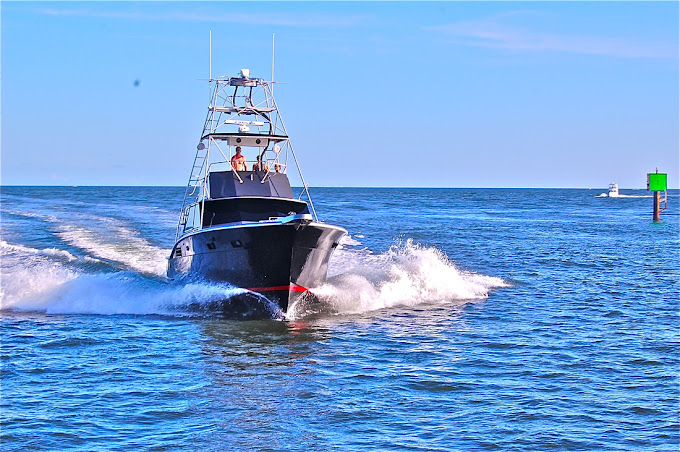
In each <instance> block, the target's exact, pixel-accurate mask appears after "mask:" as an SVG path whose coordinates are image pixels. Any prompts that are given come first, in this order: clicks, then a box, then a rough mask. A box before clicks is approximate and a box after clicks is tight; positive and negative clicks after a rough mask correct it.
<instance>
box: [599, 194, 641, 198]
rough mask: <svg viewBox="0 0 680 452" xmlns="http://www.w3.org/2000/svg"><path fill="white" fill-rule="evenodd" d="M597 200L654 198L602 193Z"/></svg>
mask: <svg viewBox="0 0 680 452" xmlns="http://www.w3.org/2000/svg"><path fill="white" fill-rule="evenodd" d="M596 198H653V196H652V195H622V194H618V195H615V196H614V195H610V194H609V193H600V194H599V195H597V196H596Z"/></svg>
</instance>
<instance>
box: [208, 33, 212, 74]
mask: <svg viewBox="0 0 680 452" xmlns="http://www.w3.org/2000/svg"><path fill="white" fill-rule="evenodd" d="M209 36H210V37H209V38H208V40H209V44H208V49H209V52H210V56H209V61H210V76H209V77H208V80H210V81H212V30H210V35H209Z"/></svg>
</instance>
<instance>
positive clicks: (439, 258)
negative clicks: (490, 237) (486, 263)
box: [288, 239, 508, 318]
mask: <svg viewBox="0 0 680 452" xmlns="http://www.w3.org/2000/svg"><path fill="white" fill-rule="evenodd" d="M332 266H333V272H334V273H336V276H334V277H333V278H331V279H329V281H328V283H326V284H324V285H322V286H320V287H318V288H315V289H313V290H312V293H313V294H314V295H316V296H317V297H318V298H319V299H320V300H321V302H322V305H323V306H324V307H325V309H326V310H328V311H329V313H334V314H354V313H362V312H369V311H374V310H378V309H383V308H389V307H394V306H416V305H422V304H443V303H451V302H452V301H469V300H474V299H482V298H486V297H487V296H488V293H489V291H490V290H491V289H493V288H497V287H507V286H508V284H507V283H506V282H505V281H503V279H501V278H497V277H491V276H485V275H479V274H475V273H470V272H465V271H461V270H460V269H458V268H457V267H456V266H455V265H454V264H453V263H452V262H451V261H449V259H448V258H447V257H446V255H445V254H444V253H442V252H441V251H440V250H438V249H436V248H430V247H423V246H420V245H417V244H414V243H413V241H412V240H410V239H409V240H407V241H406V242H404V243H403V244H397V245H395V246H393V247H391V248H390V249H389V250H388V251H387V252H385V253H384V254H379V255H375V254H372V253H371V252H370V251H368V250H358V251H355V250H339V251H338V253H337V256H334V258H333V261H332ZM305 309H306V307H305V306H292V307H291V308H290V309H289V313H288V317H289V318H297V317H302V316H304V315H305Z"/></svg>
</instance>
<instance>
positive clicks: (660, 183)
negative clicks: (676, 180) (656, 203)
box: [647, 173, 668, 191]
mask: <svg viewBox="0 0 680 452" xmlns="http://www.w3.org/2000/svg"><path fill="white" fill-rule="evenodd" d="M667 179H668V177H667V174H666V173H649V174H647V190H649V191H666V186H667Z"/></svg>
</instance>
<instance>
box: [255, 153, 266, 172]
mask: <svg viewBox="0 0 680 452" xmlns="http://www.w3.org/2000/svg"><path fill="white" fill-rule="evenodd" d="M253 171H265V172H266V171H269V166H267V164H265V163H263V162H262V155H261V154H259V155H258V156H257V162H255V163H253Z"/></svg>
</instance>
